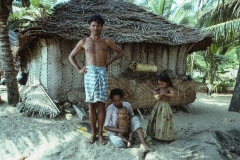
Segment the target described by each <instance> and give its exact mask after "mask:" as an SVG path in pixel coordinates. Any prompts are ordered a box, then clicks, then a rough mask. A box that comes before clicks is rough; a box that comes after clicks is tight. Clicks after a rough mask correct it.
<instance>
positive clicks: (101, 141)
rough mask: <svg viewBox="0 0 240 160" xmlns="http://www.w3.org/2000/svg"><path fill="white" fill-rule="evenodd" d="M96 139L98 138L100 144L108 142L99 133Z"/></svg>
mask: <svg viewBox="0 0 240 160" xmlns="http://www.w3.org/2000/svg"><path fill="white" fill-rule="evenodd" d="M98 139H99V142H100V143H101V144H103V145H106V144H107V142H108V141H107V140H105V139H104V138H103V136H102V135H101V136H100V135H99V136H98Z"/></svg>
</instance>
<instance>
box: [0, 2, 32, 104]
mask: <svg viewBox="0 0 240 160" xmlns="http://www.w3.org/2000/svg"><path fill="white" fill-rule="evenodd" d="M12 2H13V0H1V1H0V50H1V59H2V62H3V71H4V76H5V83H6V88H7V93H8V97H7V98H8V103H9V104H13V105H16V104H17V103H18V101H19V91H18V83H17V79H16V71H15V69H14V62H13V55H12V52H11V49H10V41H9V36H8V29H7V21H8V17H9V14H10V12H12ZM22 2H23V3H22V4H23V6H26V7H29V5H30V1H29V0H22Z"/></svg>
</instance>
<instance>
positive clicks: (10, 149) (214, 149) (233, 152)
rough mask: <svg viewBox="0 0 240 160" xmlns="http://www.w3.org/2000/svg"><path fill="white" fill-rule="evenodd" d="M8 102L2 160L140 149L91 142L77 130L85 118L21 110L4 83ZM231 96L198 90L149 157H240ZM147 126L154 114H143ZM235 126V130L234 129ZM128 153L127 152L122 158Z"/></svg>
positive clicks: (239, 120)
mask: <svg viewBox="0 0 240 160" xmlns="http://www.w3.org/2000/svg"><path fill="white" fill-rule="evenodd" d="M0 90H1V97H2V99H3V100H4V101H5V102H3V103H1V105H0V118H1V125H0V129H1V132H0V156H1V159H3V160H17V159H20V158H21V157H22V156H24V155H27V154H30V156H29V157H28V158H27V160H93V159H97V160H112V159H114V160H120V159H121V160H122V159H124V160H135V159H139V157H138V155H139V152H140V151H141V149H140V148H139V145H134V146H133V148H130V149H123V148H115V147H114V146H113V145H112V144H111V143H110V142H108V144H107V145H106V146H103V145H101V144H100V143H99V141H97V142H95V143H94V144H93V145H87V144H86V140H87V139H86V138H85V137H83V136H82V135H81V134H80V133H79V132H77V131H76V128H77V127H80V126H79V124H80V120H79V118H78V117H77V116H76V115H75V116H74V117H73V119H71V120H66V119H65V118H64V117H58V118H55V119H45V118H41V117H37V116H34V117H27V116H23V115H21V114H20V113H19V112H18V111H17V109H16V108H15V107H11V106H9V105H7V103H6V89H5V88H4V87H1V88H0ZM230 100H231V95H213V96H212V97H211V98H210V97H208V96H207V95H204V94H198V95H197V99H196V100H195V102H194V103H193V104H191V105H190V106H189V108H188V110H189V111H190V113H184V112H182V111H178V112H176V113H174V120H175V124H176V127H177V130H178V139H177V140H176V141H173V142H171V143H170V144H163V143H161V142H157V141H154V145H151V147H153V148H154V149H155V151H154V152H148V153H147V154H146V155H144V156H145V159H146V160H161V159H163V160H166V159H168V160H171V159H174V160H175V159H176V160H180V159H209V160H213V159H217V160H221V159H239V160H240V158H239V157H240V147H239V146H240V141H239V140H240V136H239V135H240V113H236V112H228V111H227V110H228V107H229V103H230ZM144 118H145V119H144V120H142V119H141V121H142V126H143V129H144V130H146V127H147V120H148V118H149V115H147V116H144ZM229 131H231V132H229ZM123 156H124V157H123Z"/></svg>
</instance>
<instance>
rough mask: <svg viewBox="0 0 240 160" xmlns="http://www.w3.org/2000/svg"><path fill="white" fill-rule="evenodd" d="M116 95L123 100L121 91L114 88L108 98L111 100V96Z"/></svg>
mask: <svg viewBox="0 0 240 160" xmlns="http://www.w3.org/2000/svg"><path fill="white" fill-rule="evenodd" d="M116 95H119V96H120V97H121V98H123V96H124V93H123V90H121V89H119V88H114V89H112V90H111V92H110V95H109V97H110V99H112V98H113V96H116Z"/></svg>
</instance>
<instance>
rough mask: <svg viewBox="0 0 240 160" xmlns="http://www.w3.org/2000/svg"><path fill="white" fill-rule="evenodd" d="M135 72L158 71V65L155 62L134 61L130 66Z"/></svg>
mask: <svg viewBox="0 0 240 160" xmlns="http://www.w3.org/2000/svg"><path fill="white" fill-rule="evenodd" d="M129 68H130V69H132V70H133V71H134V72H136V71H138V72H157V66H156V65H154V64H143V63H137V62H134V61H132V63H131V64H130V66H129Z"/></svg>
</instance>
